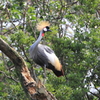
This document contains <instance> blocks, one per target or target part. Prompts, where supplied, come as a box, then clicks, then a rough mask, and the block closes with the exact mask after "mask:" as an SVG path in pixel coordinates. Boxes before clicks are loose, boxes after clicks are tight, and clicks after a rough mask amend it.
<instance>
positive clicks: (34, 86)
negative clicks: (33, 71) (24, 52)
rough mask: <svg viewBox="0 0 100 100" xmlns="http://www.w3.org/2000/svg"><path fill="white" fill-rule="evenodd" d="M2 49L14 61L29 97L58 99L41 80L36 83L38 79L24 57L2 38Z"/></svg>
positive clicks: (0, 44)
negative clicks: (30, 70) (32, 74)
mask: <svg viewBox="0 0 100 100" xmlns="http://www.w3.org/2000/svg"><path fill="white" fill-rule="evenodd" d="M0 50H1V51H2V52H3V53H4V54H5V55H6V56H8V57H9V58H10V59H11V60H12V62H13V63H14V65H15V69H16V73H17V75H18V77H19V80H20V82H21V85H22V87H23V89H24V91H25V93H26V95H27V97H29V98H30V99H31V100H57V99H56V98H55V97H54V96H53V95H52V94H51V93H50V92H48V91H47V90H46V88H45V86H44V85H43V84H41V82H38V83H36V81H35V80H34V79H33V78H32V77H31V75H30V72H29V70H28V68H27V65H26V63H25V61H24V59H23V58H22V57H21V56H20V55H19V54H18V53H17V52H16V51H15V50H14V49H13V48H12V47H10V46H9V45H8V44H7V43H6V42H5V41H4V40H3V39H1V38H0Z"/></svg>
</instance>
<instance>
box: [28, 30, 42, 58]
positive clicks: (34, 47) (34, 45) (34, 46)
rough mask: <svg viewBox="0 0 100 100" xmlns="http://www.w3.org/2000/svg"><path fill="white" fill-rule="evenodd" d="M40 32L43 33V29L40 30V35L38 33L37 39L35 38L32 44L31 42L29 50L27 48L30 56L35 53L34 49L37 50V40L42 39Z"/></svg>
mask: <svg viewBox="0 0 100 100" xmlns="http://www.w3.org/2000/svg"><path fill="white" fill-rule="evenodd" d="M42 33H43V31H41V32H40V35H39V37H38V39H37V40H36V42H35V43H34V44H32V46H31V47H30V50H29V52H30V56H32V55H33V54H34V53H35V51H36V50H37V46H38V44H39V42H40V41H41V39H42Z"/></svg>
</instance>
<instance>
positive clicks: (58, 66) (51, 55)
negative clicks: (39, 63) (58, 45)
mask: <svg viewBox="0 0 100 100" xmlns="http://www.w3.org/2000/svg"><path fill="white" fill-rule="evenodd" d="M44 53H45V54H46V56H47V58H48V60H49V61H48V62H49V63H51V64H52V65H53V66H54V67H55V68H56V69H57V70H59V71H60V70H61V68H62V65H61V64H60V61H59V59H58V58H57V56H56V55H55V54H54V53H48V52H47V51H46V50H44Z"/></svg>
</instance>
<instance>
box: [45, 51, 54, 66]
mask: <svg viewBox="0 0 100 100" xmlns="http://www.w3.org/2000/svg"><path fill="white" fill-rule="evenodd" d="M44 53H45V54H46V56H47V58H48V60H49V63H51V64H52V65H54V61H55V56H56V55H55V54H54V53H51V54H50V53H48V52H47V51H46V50H44Z"/></svg>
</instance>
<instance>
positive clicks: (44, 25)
mask: <svg viewBox="0 0 100 100" xmlns="http://www.w3.org/2000/svg"><path fill="white" fill-rule="evenodd" d="M49 26H50V23H49V22H48V21H41V22H39V23H38V24H37V30H38V31H41V34H42V36H44V33H45V32H48V31H51V30H50V27H49Z"/></svg>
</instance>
